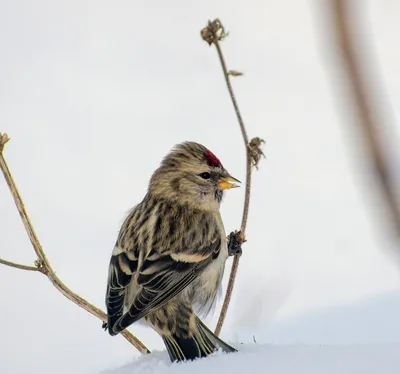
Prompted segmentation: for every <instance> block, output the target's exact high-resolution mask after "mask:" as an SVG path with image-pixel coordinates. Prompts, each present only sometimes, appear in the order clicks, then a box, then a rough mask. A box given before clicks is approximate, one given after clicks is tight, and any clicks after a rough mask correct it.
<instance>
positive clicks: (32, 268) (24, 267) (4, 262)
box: [0, 258, 39, 271]
mask: <svg viewBox="0 0 400 374" xmlns="http://www.w3.org/2000/svg"><path fill="white" fill-rule="evenodd" d="M0 264H2V265H6V266H10V267H12V268H16V269H20V270H28V271H38V270H39V268H37V267H36V266H29V265H22V264H17V263H16V262H11V261H7V260H3V259H2V258H0Z"/></svg>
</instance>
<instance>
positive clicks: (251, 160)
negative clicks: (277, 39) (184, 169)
mask: <svg viewBox="0 0 400 374" xmlns="http://www.w3.org/2000/svg"><path fill="white" fill-rule="evenodd" d="M226 36H227V34H226V33H225V30H224V27H223V26H222V23H221V21H220V20H219V19H215V20H214V21H212V22H211V21H209V22H208V25H207V26H206V27H205V28H203V29H202V30H201V37H202V38H203V40H205V41H206V42H207V43H208V44H209V45H212V44H214V45H215V47H216V49H217V52H218V57H219V60H220V62H221V67H222V72H223V74H224V78H225V83H226V86H227V88H228V91H229V95H230V97H231V100H232V104H233V107H234V109H235V113H236V117H237V119H238V122H239V126H240V130H241V132H242V136H243V141H244V145H245V149H246V187H245V197H244V206H243V215H242V223H241V225H240V231H239V232H238V236H239V238H238V239H239V240H240V242H241V243H243V242H245V231H246V225H247V219H248V215H249V207H250V192H251V172H252V166H257V164H258V161H259V159H260V155H263V153H262V151H261V150H260V146H261V144H262V143H263V142H264V141H263V140H262V139H260V138H255V139H253V140H252V141H251V142H249V137H248V135H247V131H246V128H245V126H244V121H243V118H242V115H241V113H240V110H239V106H238V103H237V101H236V97H235V94H234V92H233V88H232V84H231V81H230V76H240V75H242V74H241V73H240V72H236V71H232V70H229V71H228V69H227V66H226V63H225V58H224V55H223V53H222V49H221V46H220V43H219V42H220V41H221V40H222V39H223V38H225V37H226ZM232 72H234V73H232ZM239 259H240V255H235V256H234V259H233V263H232V268H231V273H230V275H229V282H228V287H227V290H226V294H225V298H224V302H223V304H222V308H221V313H220V315H219V319H218V322H217V326H216V328H215V334H216V335H219V334H220V332H221V329H222V326H223V324H224V321H225V317H226V314H227V312H228V307H229V303H230V301H231V297H232V292H233V288H234V285H235V279H236V274H237V270H238V267H239Z"/></svg>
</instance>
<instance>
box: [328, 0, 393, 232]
mask: <svg viewBox="0 0 400 374" xmlns="http://www.w3.org/2000/svg"><path fill="white" fill-rule="evenodd" d="M351 5H354V2H349V1H347V0H331V1H330V12H329V14H330V15H331V17H332V20H333V28H334V32H335V34H336V41H337V45H338V49H339V50H340V52H341V54H342V57H343V63H344V69H345V73H346V75H347V79H348V82H349V88H350V91H351V95H352V97H353V103H354V107H355V110H356V111H357V114H358V118H359V121H358V125H359V130H360V132H361V133H362V134H363V137H362V139H364V142H365V144H364V145H365V150H366V153H367V157H369V163H370V164H371V165H372V170H373V172H374V174H375V177H376V181H377V182H378V185H379V187H380V190H381V195H382V197H383V202H384V204H385V205H386V206H385V210H386V212H387V215H388V219H389V221H391V224H392V225H393V228H394V230H395V231H396V233H397V237H398V236H399V234H400V203H399V202H398V201H397V197H396V191H397V190H396V186H395V185H394V182H393V180H392V176H391V173H390V161H389V157H388V151H387V149H386V148H387V145H386V144H384V142H383V141H382V137H381V136H380V135H381V133H382V130H383V129H384V128H387V126H386V125H387V124H385V123H384V122H383V120H382V118H383V116H382V115H380V114H379V113H378V110H377V106H376V105H374V104H375V103H374V100H372V88H371V86H369V84H371V78H370V76H371V74H368V78H366V71H365V65H363V64H362V60H363V57H362V56H361V55H360V53H359V49H360V43H358V45H357V41H356V36H355V34H356V30H355V25H356V24H357V22H354V20H353V19H351V14H350V11H349V6H351Z"/></svg>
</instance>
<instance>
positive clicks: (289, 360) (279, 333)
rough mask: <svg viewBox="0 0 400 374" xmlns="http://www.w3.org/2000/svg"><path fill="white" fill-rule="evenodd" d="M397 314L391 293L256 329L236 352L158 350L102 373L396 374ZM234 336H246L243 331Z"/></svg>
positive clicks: (399, 348)
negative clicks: (187, 356) (183, 354)
mask: <svg viewBox="0 0 400 374" xmlns="http://www.w3.org/2000/svg"><path fill="white" fill-rule="evenodd" d="M399 316H400V292H389V293H386V294H383V295H379V296H376V297H372V298H369V299H368V300H363V301H361V302H359V303H356V304H354V305H344V306H341V307H338V306H337V307H334V308H325V309H322V310H320V311H316V312H312V313H306V314H304V315H300V316H296V317H294V318H290V319H284V320H283V321H279V322H273V323H271V324H269V325H268V326H264V327H258V329H259V330H258V331H254V336H253V335H252V334H250V333H249V331H248V332H247V341H246V342H245V344H243V343H240V339H239V338H238V337H236V338H233V339H232V340H231V341H230V343H231V344H232V345H234V346H235V347H236V348H238V350H239V352H238V353H234V354H223V353H220V352H217V353H215V354H214V355H212V356H211V357H207V358H205V359H201V360H196V361H194V362H186V363H171V362H170V360H169V358H168V355H167V353H166V351H165V350H159V351H155V352H153V353H152V354H150V355H148V356H142V357H139V358H136V359H134V360H132V361H131V362H129V363H127V364H125V365H122V366H121V365H117V366H115V367H114V368H110V369H108V370H104V371H101V372H100V373H99V374H133V373H141V374H142V373H143V374H153V373H154V374H155V373H157V374H164V373H165V374H169V373H173V374H179V373H199V374H200V373H205V372H206V373H208V374H221V373H248V372H249V373H251V374H258V373H260V374H261V373H262V374H264V373H269V374H289V373H293V372H296V373H297V374H303V373H307V374H313V373H316V374H317V373H318V374H322V373H324V374H325V373H326V374H347V373H348V374H358V373H360V374H369V373H371V374H377V373H379V374H392V373H393V374H394V373H396V374H397V373H398V372H399V367H400V321H399ZM235 334H236V335H237V334H239V335H240V336H241V337H246V332H245V331H241V330H240V327H238V329H237V330H236V332H235ZM235 334H231V336H235ZM222 335H224V332H223V333H222ZM225 335H226V334H225ZM250 341H251V342H250Z"/></svg>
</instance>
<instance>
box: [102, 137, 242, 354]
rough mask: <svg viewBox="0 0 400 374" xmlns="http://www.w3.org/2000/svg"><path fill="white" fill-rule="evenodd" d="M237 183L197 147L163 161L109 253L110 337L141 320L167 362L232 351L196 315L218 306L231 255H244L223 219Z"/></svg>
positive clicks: (186, 146) (184, 146)
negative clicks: (158, 341)
mask: <svg viewBox="0 0 400 374" xmlns="http://www.w3.org/2000/svg"><path fill="white" fill-rule="evenodd" d="M239 183H240V181H239V180H238V179H236V178H234V177H232V176H231V175H230V174H229V173H228V171H227V170H226V169H225V168H224V167H223V165H222V163H221V161H220V160H219V159H218V157H217V156H215V154H214V153H212V152H211V151H210V150H209V149H208V148H206V147H205V146H204V145H202V144H199V143H196V142H192V141H186V142H183V143H180V144H177V145H175V146H174V147H173V148H172V149H171V151H170V152H169V153H168V154H167V155H166V156H165V157H164V158H163V160H162V161H161V164H160V166H159V167H158V169H156V170H155V172H154V173H153V174H152V176H151V178H150V182H149V185H148V189H147V193H146V194H145V196H144V198H143V200H142V201H141V202H140V203H139V204H137V205H136V206H135V207H134V208H133V209H132V210H131V211H130V213H129V214H128V215H127V217H126V219H125V220H124V222H123V224H122V226H121V229H120V231H119V234H118V237H117V240H116V243H115V246H114V249H113V252H112V255H111V260H110V263H109V271H108V280H107V290H106V298H105V303H106V306H107V322H106V323H104V325H103V327H104V328H105V330H108V332H109V334H110V335H112V336H114V335H117V334H118V333H120V332H121V331H123V330H124V329H126V328H127V327H128V326H130V325H131V324H133V323H135V322H137V321H141V322H144V323H145V324H146V325H148V326H150V327H152V328H153V329H154V330H155V331H156V332H157V333H158V334H159V335H160V336H161V338H162V339H163V341H164V344H165V346H166V349H167V351H168V354H169V357H170V359H171V361H172V362H175V361H186V360H194V359H197V358H202V357H206V356H208V355H210V354H212V353H213V352H215V351H216V350H218V349H221V350H222V351H223V352H228V353H229V352H236V351H237V350H236V349H235V348H234V347H232V346H230V345H229V344H228V343H226V342H224V341H223V340H222V339H220V338H219V337H217V336H216V335H215V334H214V333H213V332H212V331H211V330H210V329H209V328H208V327H207V326H206V325H205V323H203V322H202V321H201V319H200V317H199V316H198V315H200V314H204V315H207V314H208V313H209V312H210V310H211V309H212V307H213V306H214V305H215V301H216V298H217V293H218V290H219V289H220V288H221V281H222V277H223V274H224V268H225V263H226V260H227V258H228V257H229V255H233V254H237V253H241V248H240V245H239V244H237V243H234V241H232V240H229V243H228V239H229V237H227V236H226V233H225V229H224V225H223V222H222V218H221V214H220V204H221V201H222V198H223V195H224V192H225V191H226V190H228V189H231V188H235V187H239ZM230 239H232V234H231V238H230ZM228 244H229V245H228Z"/></svg>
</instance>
